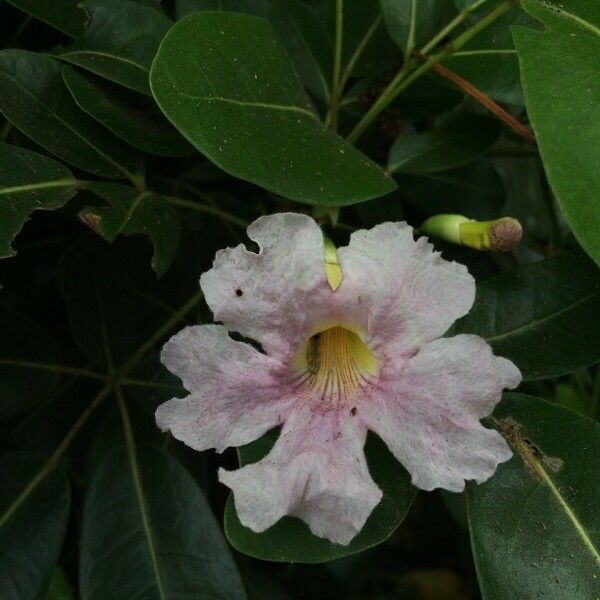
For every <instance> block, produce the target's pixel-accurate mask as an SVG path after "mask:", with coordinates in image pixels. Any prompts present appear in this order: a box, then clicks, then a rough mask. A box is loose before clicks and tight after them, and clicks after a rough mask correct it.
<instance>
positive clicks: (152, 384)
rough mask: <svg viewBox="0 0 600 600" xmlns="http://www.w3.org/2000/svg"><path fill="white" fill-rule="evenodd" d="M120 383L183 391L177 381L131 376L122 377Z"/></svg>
mask: <svg viewBox="0 0 600 600" xmlns="http://www.w3.org/2000/svg"><path fill="white" fill-rule="evenodd" d="M119 383H121V384H123V385H124V386H131V387H149V388H154V389H157V390H172V391H173V392H177V391H181V389H182V388H181V386H180V385H177V384H175V383H162V382H160V381H142V380H141V379H132V378H131V377H122V378H121V379H119Z"/></svg>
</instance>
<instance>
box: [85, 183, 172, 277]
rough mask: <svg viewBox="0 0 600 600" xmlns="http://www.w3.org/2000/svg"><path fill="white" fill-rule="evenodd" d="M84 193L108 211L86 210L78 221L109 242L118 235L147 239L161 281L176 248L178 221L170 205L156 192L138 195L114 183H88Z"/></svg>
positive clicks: (101, 208)
mask: <svg viewBox="0 0 600 600" xmlns="http://www.w3.org/2000/svg"><path fill="white" fill-rule="evenodd" d="M87 189H90V190H92V191H93V192H94V193H95V194H97V195H98V196H100V198H102V199H103V200H105V201H106V202H108V204H110V208H104V207H89V208H86V209H85V210H84V211H82V212H81V213H80V218H81V219H82V221H84V223H86V224H88V225H89V226H90V227H91V228H92V229H93V230H94V231H96V232H97V233H99V234H100V235H101V236H102V237H103V238H104V239H106V240H108V241H109V242H112V241H114V240H115V238H116V237H117V236H118V235H119V234H122V235H134V234H144V235H147V236H148V237H149V238H150V240H151V241H152V244H153V245H154V255H153V256H152V262H151V264H152V268H153V269H154V271H155V272H156V274H157V275H158V277H162V275H164V274H165V273H166V272H167V270H168V268H169V266H170V265H171V262H172V261H173V258H174V257H175V254H177V248H178V247H179V237H180V224H179V217H178V216H177V213H176V212H175V210H174V209H173V208H172V207H171V205H170V204H168V203H167V202H166V201H165V200H164V198H163V197H162V196H160V195H159V194H157V193H156V192H138V191H136V190H135V189H134V188H131V187H127V186H124V185H120V184H118V183H105V182H99V183H90V184H88V185H87Z"/></svg>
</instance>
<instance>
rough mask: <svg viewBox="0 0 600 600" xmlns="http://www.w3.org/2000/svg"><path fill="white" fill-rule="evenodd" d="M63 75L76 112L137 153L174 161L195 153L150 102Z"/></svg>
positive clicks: (68, 71) (68, 72) (66, 71)
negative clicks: (96, 122)
mask: <svg viewBox="0 0 600 600" xmlns="http://www.w3.org/2000/svg"><path fill="white" fill-rule="evenodd" d="M62 75H63V79H64V81H65V84H66V85H67V88H68V89H69V92H71V95H72V96H73V99H74V100H75V102H77V105H78V106H79V108H81V109H82V110H83V111H85V112H86V113H87V114H88V115H90V117H92V118H94V119H96V121H98V122H99V123H102V125H104V126H105V127H106V128H107V129H110V131H112V132H113V133H114V134H115V135H116V136H117V137H119V138H121V139H122V140H124V141H126V142H127V143H129V144H131V145H132V146H134V147H135V148H137V149H138V150H141V151H142V152H148V154H156V155H158V156H177V157H178V156H186V155H188V154H191V153H192V152H193V151H194V150H193V148H192V147H191V146H190V145H189V144H188V143H187V142H186V141H185V140H184V139H183V138H182V137H181V135H179V133H177V131H175V129H173V127H172V126H171V124H170V123H169V122H168V121H167V120H166V119H165V118H164V117H163V115H162V114H161V113H160V112H158V110H157V107H156V104H155V103H154V102H153V101H152V100H151V99H150V98H147V97H146V96H142V95H139V94H137V93H135V92H128V91H127V90H124V89H123V88H122V87H121V86H118V85H115V84H113V83H110V82H108V81H106V80H101V79H98V78H95V77H94V76H90V75H86V74H84V73H81V72H79V71H77V70H76V69H73V68H71V67H68V66H66V65H65V66H64V67H63V69H62Z"/></svg>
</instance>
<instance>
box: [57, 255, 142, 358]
mask: <svg viewBox="0 0 600 600" xmlns="http://www.w3.org/2000/svg"><path fill="white" fill-rule="evenodd" d="M66 286H67V287H66V298H67V307H68V310H69V321H70V323H71V330H72V332H73V336H74V337H75V340H76V342H77V343H78V344H79V346H80V348H81V349H82V350H83V352H84V354H85V355H86V356H87V358H88V360H89V361H91V362H92V363H93V364H94V365H96V366H98V367H101V368H103V369H109V368H111V367H118V366H119V365H120V364H121V363H122V362H123V361H124V360H125V359H127V358H129V355H130V354H131V353H132V352H133V350H134V346H135V330H136V316H137V311H136V303H135V297H134V292H133V287H132V284H131V281H130V279H129V277H128V275H127V273H126V272H125V270H124V269H123V267H122V266H121V265H120V264H119V263H118V262H117V261H116V260H115V259H114V258H113V257H112V256H111V255H110V254H108V252H106V251H105V250H103V249H98V248H93V247H87V248H84V249H83V250H81V251H80V252H79V253H78V254H77V255H76V256H74V257H73V259H72V260H71V263H70V264H69V267H68V277H67V280H66Z"/></svg>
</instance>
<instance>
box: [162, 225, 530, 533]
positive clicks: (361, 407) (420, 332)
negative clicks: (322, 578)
mask: <svg viewBox="0 0 600 600" xmlns="http://www.w3.org/2000/svg"><path fill="white" fill-rule="evenodd" d="M248 235H249V237H250V238H251V239H253V240H254V241H255V242H257V243H258V245H259V246H260V252H259V253H258V254H257V253H254V252H250V251H248V250H247V249H246V248H245V246H244V245H242V244H241V245H239V246H237V247H236V248H228V249H225V250H220V251H219V252H217V255H216V258H215V262H214V266H213V268H212V269H211V270H210V271H208V272H207V273H204V274H203V275H202V278H201V279H200V285H201V287H202V291H203V292H204V295H205V297H206V301H207V302H208V305H209V306H210V307H211V309H212V310H213V312H214V316H215V319H216V320H218V321H222V322H223V325H200V326H196V327H188V328H186V329H184V330H183V331H181V332H179V333H178V334H177V335H175V336H174V337H173V338H172V339H171V340H170V341H169V342H168V343H167V344H166V345H165V347H164V348H163V351H162V361H163V363H164V364H165V365H166V367H167V368H168V369H169V370H170V371H172V372H173V373H175V374H176V375H178V376H179V377H181V379H182V381H183V384H184V385H185V387H186V389H187V390H189V392H190V395H189V396H187V397H186V398H183V399H177V398H175V399H173V400H169V401H168V402H166V403H164V404H163V405H161V406H160V407H159V408H158V410H157V412H156V420H157V423H158V425H159V427H160V428H161V429H162V430H163V431H166V430H170V431H171V432H172V434H173V435H174V436H175V437H176V438H177V439H179V440H181V441H183V442H184V443H185V444H187V445H188V446H190V447H192V448H194V449H196V450H206V449H208V448H216V450H217V451H219V452H221V451H223V450H224V449H225V448H227V447H229V446H241V445H243V444H247V443H249V442H252V441H253V440H256V439H257V438H259V437H260V436H262V435H263V434H264V433H265V432H267V431H268V430H269V429H272V428H273V427H276V426H279V425H282V430H281V434H280V435H279V439H278V440H277V442H276V443H275V445H274V447H273V449H272V450H271V452H270V453H269V454H268V455H267V456H266V457H265V458H263V459H262V460H261V461H259V462H258V463H255V464H251V465H247V466H245V467H243V468H241V469H237V470H235V471H225V470H223V469H220V471H219V478H220V480H221V481H222V482H223V483H224V484H226V485H227V486H229V487H230V488H231V489H232V490H233V493H234V499H235V506H236V510H237V513H238V515H239V518H240V520H241V522H242V523H243V524H244V525H246V526H247V527H249V528H250V529H252V530H253V531H256V532H260V531H264V530H265V529H267V528H268V527H270V526H271V525H273V524H274V523H275V522H276V521H278V520H279V519H280V518H281V517H283V516H284V515H293V516H295V517H299V518H300V519H302V520H303V521H305V522H306V523H307V524H308V525H309V527H310V529H311V531H312V532H313V533H314V534H315V535H318V536H320V537H324V538H327V539H329V540H331V541H333V542H337V543H340V544H348V543H349V542H350V540H352V538H353V537H354V536H355V535H356V534H357V533H358V532H359V531H360V530H361V528H362V527H363V525H364V523H365V521H366V520H367V517H368V516H369V514H370V513H371V511H372V510H373V508H374V507H375V506H376V505H377V504H378V503H379V501H380V499H381V490H380V489H379V488H378V487H377V485H376V484H375V483H374V481H373V480H372V479H371V476H370V474H369V469H368V467H367V463H366V460H365V455H364V444H365V439H366V435H367V430H369V429H370V430H372V431H374V432H375V433H376V434H377V435H379V436H380V437H381V438H382V439H383V440H384V441H385V443H386V444H387V445H388V447H389V448H390V450H391V451H392V452H393V454H394V455H395V456H396V458H397V459H398V460H399V461H400V462H401V463H402V464H403V465H404V466H405V467H406V469H407V470H408V471H409V472H410V474H411V476H412V482H413V483H414V485H415V486H417V487H419V488H421V489H423V490H433V489H434V488H445V489H447V490H451V491H454V492H458V491H461V490H462V489H463V488H464V485H465V479H474V480H475V481H477V482H483V481H485V480H486V479H488V478H489V477H490V476H491V475H492V474H493V473H494V471H495V469H496V467H497V465H498V464H499V463H501V462H503V461H506V460H508V459H509V458H510V456H511V452H510V450H509V448H508V446H507V444H506V442H505V441H504V439H503V438H502V437H501V436H500V435H499V434H498V433H497V432H496V431H493V430H490V429H486V428H485V427H483V426H482V425H481V423H480V422H479V420H480V419H481V418H482V417H484V416H487V415H489V414H490V413H491V412H492V410H493V408H494V406H495V405H496V403H497V402H498V400H499V399H500V396H501V393H502V389H503V388H514V387H516V386H517V385H518V384H519V382H520V380H521V375H520V373H519V370H518V369H517V368H516V367H515V366H514V365H513V364H512V363H511V362H510V361H508V360H506V359H504V358H500V357H496V356H494V355H493V354H492V351H491V349H490V347H489V346H488V344H487V343H486V342H485V341H484V340H483V339H482V338H480V337H478V336H475V335H457V336H455V337H450V338H441V337H440V336H442V335H443V334H444V332H445V331H446V330H447V329H448V328H449V327H450V325H452V323H453V322H454V321H455V320H456V319H458V318H459V317H461V316H463V315H464V314H466V313H467V312H468V311H469V309H470V308H471V305H472V304H473V300H474V295H475V283H474V280H473V278H472V277H471V275H470V274H469V273H468V271H467V269H466V267H464V266H463V265H460V264H458V263H454V262H448V261H445V260H443V259H442V258H441V256H440V255H439V253H437V252H433V251H432V246H431V244H429V243H428V242H427V241H426V239H425V238H420V239H418V240H416V241H415V240H414V239H413V231H412V229H411V228H410V227H409V226H408V225H407V224H406V223H383V224H382V225H378V226H377V227H374V228H373V229H371V230H370V231H364V230H363V231H358V232H356V233H354V234H352V237H351V240H350V244H349V245H348V246H347V247H344V248H340V249H338V251H337V255H338V259H339V263H340V265H341V269H342V273H343V280H342V283H341V285H340V286H339V288H338V289H336V291H333V290H332V288H331V287H330V286H329V284H328V282H327V279H326V277H325V270H324V247H323V235H322V233H321V230H320V229H319V227H318V225H317V224H316V223H315V222H314V221H313V220H312V219H311V218H309V217H307V216H304V215H299V214H293V213H286V214H275V215H272V216H266V217H261V218H260V219H258V220H257V221H255V222H254V223H252V224H251V225H250V226H249V227H248ZM229 331H236V332H238V333H240V334H241V335H242V336H245V337H247V338H251V339H253V340H255V341H257V342H259V343H260V344H261V346H262V348H263V350H264V351H263V352H260V351H259V350H257V349H255V347H254V346H252V345H250V344H248V343H244V342H240V341H235V340H233V339H232V338H231V337H229V333H228V332H229Z"/></svg>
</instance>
